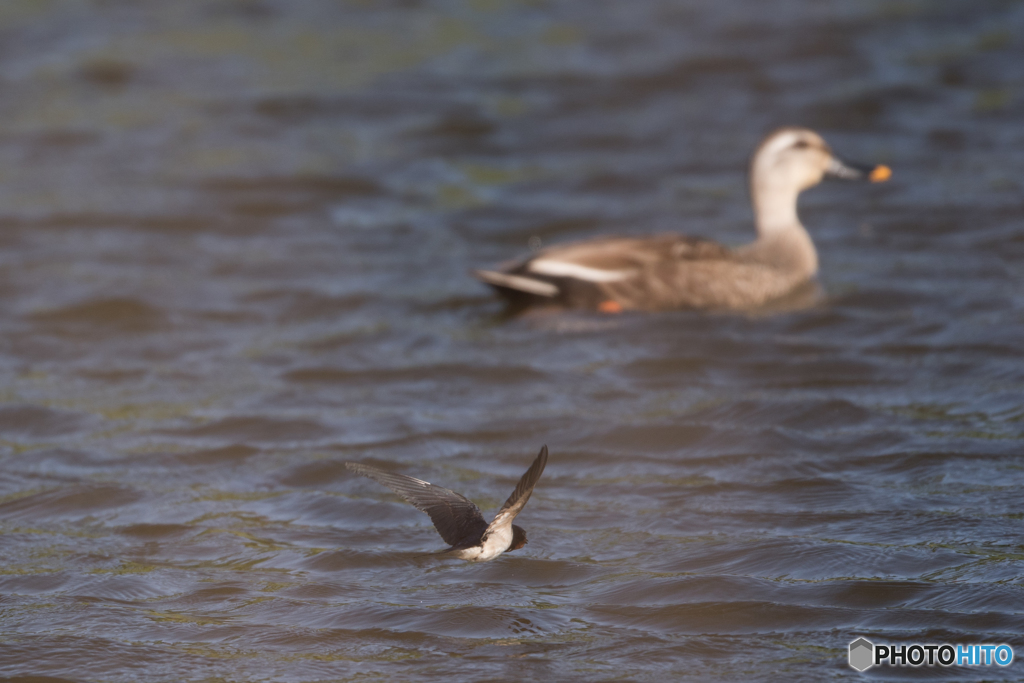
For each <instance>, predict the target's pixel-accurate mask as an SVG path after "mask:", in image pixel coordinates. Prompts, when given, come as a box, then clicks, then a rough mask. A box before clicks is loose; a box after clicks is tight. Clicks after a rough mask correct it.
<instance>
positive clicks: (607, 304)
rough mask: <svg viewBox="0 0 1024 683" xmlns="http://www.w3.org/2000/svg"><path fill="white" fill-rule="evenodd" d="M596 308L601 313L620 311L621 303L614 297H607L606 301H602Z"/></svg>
mask: <svg viewBox="0 0 1024 683" xmlns="http://www.w3.org/2000/svg"><path fill="white" fill-rule="evenodd" d="M597 310H599V311H601V312H602V313H622V304H620V303H619V302H618V301H615V300H614V299H608V300H607V301H602V302H601V304H600V305H599V306H598V307H597Z"/></svg>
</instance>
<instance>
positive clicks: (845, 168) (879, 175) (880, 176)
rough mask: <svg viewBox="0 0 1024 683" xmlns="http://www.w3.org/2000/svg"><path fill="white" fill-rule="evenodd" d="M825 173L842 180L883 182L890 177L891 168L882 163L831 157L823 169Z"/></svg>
mask: <svg viewBox="0 0 1024 683" xmlns="http://www.w3.org/2000/svg"><path fill="white" fill-rule="evenodd" d="M825 175H827V176H829V177H831V178H841V179H842V180H870V181H871V182H873V183H884V182H885V181H886V180H888V179H889V178H891V177H892V169H890V168H889V167H888V166H882V165H879V166H868V165H866V164H852V163H850V162H848V161H841V160H840V159H837V158H836V157H832V163H831V164H829V166H828V168H827V169H825Z"/></svg>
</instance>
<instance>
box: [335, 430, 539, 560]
mask: <svg viewBox="0 0 1024 683" xmlns="http://www.w3.org/2000/svg"><path fill="white" fill-rule="evenodd" d="M547 464H548V447H547V446H544V447H543V448H541V449H540V453H539V454H538V455H537V458H536V459H535V460H534V461H533V464H532V465H530V469H528V470H526V473H525V474H524V475H523V476H522V478H521V479H520V480H519V483H518V484H516V490H515V491H513V492H512V495H511V496H509V497H508V500H506V501H505V504H504V505H502V506H501V509H500V510H498V514H497V515H495V517H494V521H492V522H491V523H490V524H488V523H487V522H485V521H484V518H483V515H481V514H480V508H478V507H477V506H476V505H475V504H474V503H473V501H471V500H469V499H468V498H466V497H465V496H463V495H461V494H458V493H455V491H452V490H450V489H446V488H442V487H440V486H435V485H434V484H431V483H430V482H428V481H423V480H422V479H415V478H413V477H408V476H406V475H404V474H394V473H392V472H386V471H384V470H382V469H379V468H377V467H373V466H371V465H361V464H359V463H355V462H346V463H345V467H347V468H348V469H350V470H352V471H353V472H355V473H357V474H361V475H363V476H364V477H369V478H370V479H373V480H374V481H376V482H378V483H380V484H383V485H384V486H387V487H388V488H389V489H391V490H392V491H394V492H395V493H397V494H398V495H399V496H401V497H402V498H404V499H405V500H406V501H407V502H408V503H410V504H412V506H413V507H415V508H416V509H417V510H421V511H423V512H426V513H427V514H428V515H430V521H432V522H433V523H434V527H435V528H436V529H437V533H439V534H441V538H443V539H444V541H445V543H447V544H449V545H450V546H451V547H450V548H448V549H447V550H444V551H442V554H445V555H451V556H453V557H457V558H458V559H460V560H469V561H470V562H487V561H488V560H493V559H494V558H496V557H497V556H498V555H501V554H502V553H503V552H505V551H506V550H508V551H512V550H519V549H520V548H522V547H523V546H524V545H526V531H524V530H523V529H522V528H521V527H518V526H516V525H515V524H513V523H512V520H514V519H515V518H516V515H518V514H519V513H520V512H522V511H523V507H524V506H525V505H526V501H528V500H530V494H531V493H533V487H534V486H536V485H537V481H538V480H539V479H540V475H541V474H543V473H544V466H545V465H547Z"/></svg>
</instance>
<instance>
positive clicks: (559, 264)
mask: <svg viewBox="0 0 1024 683" xmlns="http://www.w3.org/2000/svg"><path fill="white" fill-rule="evenodd" d="M527 267H528V268H529V269H530V271H531V272H534V273H538V274H540V275H550V276H552V277H574V278H576V279H577V280H586V281H588V282H616V281H618V280H625V279H626V278H628V277H630V276H631V275H632V274H633V273H632V272H631V271H624V270H602V269H600V268H591V267H590V266H581V265H579V264H578V263H568V262H566V261H553V260H551V259H534V260H533V261H530V263H529V264H528V266H527Z"/></svg>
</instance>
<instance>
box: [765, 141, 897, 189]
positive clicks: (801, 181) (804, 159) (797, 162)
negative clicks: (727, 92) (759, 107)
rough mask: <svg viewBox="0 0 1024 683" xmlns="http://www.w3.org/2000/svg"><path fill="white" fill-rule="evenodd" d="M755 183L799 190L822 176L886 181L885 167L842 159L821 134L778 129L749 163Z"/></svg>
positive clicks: (887, 174)
mask: <svg viewBox="0 0 1024 683" xmlns="http://www.w3.org/2000/svg"><path fill="white" fill-rule="evenodd" d="M750 170H751V177H752V179H753V181H754V183H755V184H756V185H768V186H771V187H774V188H783V187H785V188H792V189H793V190H795V191H797V192H800V191H801V190H806V189H807V188H809V187H813V186H814V185H817V184H818V183H820V182H821V181H822V179H823V178H825V177H832V178H841V179H843V180H870V181H871V182H875V183H877V182H883V181H885V180H888V179H889V177H890V176H891V175H892V171H891V170H889V167H888V166H865V165H863V164H853V163H850V162H847V161H843V160H842V159H840V158H839V157H837V156H836V155H835V154H833V153H832V150H831V149H830V148H829V146H828V144H826V143H825V141H824V140H823V139H822V138H821V136H820V135H818V134H817V133H815V132H814V131H813V130H809V129H807V128H781V129H779V130H777V131H775V132H774V133H772V134H771V135H769V136H768V137H767V138H765V139H764V141H763V142H762V143H761V145H760V146H759V147H758V148H757V151H756V152H755V153H754V159H753V161H752V162H751V169H750Z"/></svg>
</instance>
